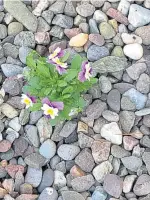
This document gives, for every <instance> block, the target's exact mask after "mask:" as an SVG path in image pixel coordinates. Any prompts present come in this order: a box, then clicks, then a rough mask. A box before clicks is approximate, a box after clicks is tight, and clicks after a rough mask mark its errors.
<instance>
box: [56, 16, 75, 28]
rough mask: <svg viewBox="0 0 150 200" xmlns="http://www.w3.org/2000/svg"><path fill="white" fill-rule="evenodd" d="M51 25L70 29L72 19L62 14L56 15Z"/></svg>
mask: <svg viewBox="0 0 150 200" xmlns="http://www.w3.org/2000/svg"><path fill="white" fill-rule="evenodd" d="M52 24H54V25H58V26H60V27H62V28H72V26H73V18H72V17H69V16H67V15H63V14H57V15H56V16H55V17H54V18H53V21H52Z"/></svg>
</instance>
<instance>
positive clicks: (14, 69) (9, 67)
mask: <svg viewBox="0 0 150 200" xmlns="http://www.w3.org/2000/svg"><path fill="white" fill-rule="evenodd" d="M1 69H2V71H3V73H4V75H5V76H6V77H12V76H16V75H18V74H22V72H23V68H22V67H20V66H18V65H13V64H2V65H1Z"/></svg>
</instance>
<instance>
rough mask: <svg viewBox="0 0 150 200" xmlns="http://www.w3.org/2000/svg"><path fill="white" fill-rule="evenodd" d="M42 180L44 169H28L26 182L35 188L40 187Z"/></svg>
mask: <svg viewBox="0 0 150 200" xmlns="http://www.w3.org/2000/svg"><path fill="white" fill-rule="evenodd" d="M41 180H42V169H35V168H31V167H28V170H27V174H26V176H25V182H26V183H29V184H31V185H32V186H33V187H38V186H39V184H40V182H41Z"/></svg>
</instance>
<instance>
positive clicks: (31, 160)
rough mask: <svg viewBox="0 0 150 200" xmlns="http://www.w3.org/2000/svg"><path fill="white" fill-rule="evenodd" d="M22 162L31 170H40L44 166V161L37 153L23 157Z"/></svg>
mask: <svg viewBox="0 0 150 200" xmlns="http://www.w3.org/2000/svg"><path fill="white" fill-rule="evenodd" d="M24 162H25V163H26V164H27V165H29V167H32V168H37V169H39V168H41V167H42V166H44V165H45V162H46V159H45V158H44V157H43V156H42V155H40V154H39V153H32V154H30V155H28V156H26V157H25V159H24Z"/></svg>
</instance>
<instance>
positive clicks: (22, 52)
mask: <svg viewBox="0 0 150 200" xmlns="http://www.w3.org/2000/svg"><path fill="white" fill-rule="evenodd" d="M31 51H32V49H31V48H28V47H26V46H22V47H20V48H19V59H20V60H21V62H22V63H23V64H26V58H27V56H28V54H29V53H30V52H31Z"/></svg>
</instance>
